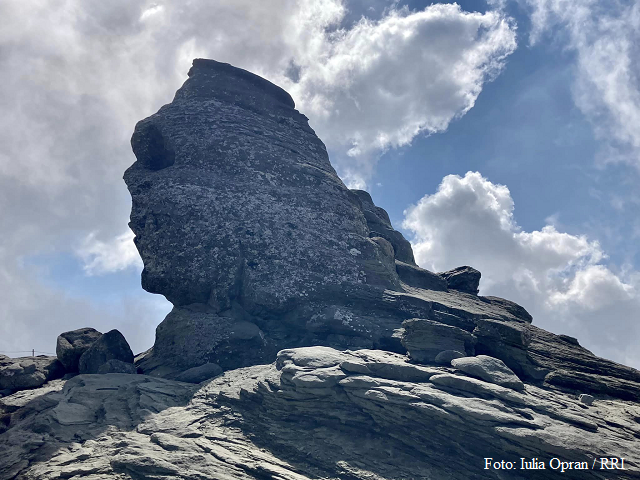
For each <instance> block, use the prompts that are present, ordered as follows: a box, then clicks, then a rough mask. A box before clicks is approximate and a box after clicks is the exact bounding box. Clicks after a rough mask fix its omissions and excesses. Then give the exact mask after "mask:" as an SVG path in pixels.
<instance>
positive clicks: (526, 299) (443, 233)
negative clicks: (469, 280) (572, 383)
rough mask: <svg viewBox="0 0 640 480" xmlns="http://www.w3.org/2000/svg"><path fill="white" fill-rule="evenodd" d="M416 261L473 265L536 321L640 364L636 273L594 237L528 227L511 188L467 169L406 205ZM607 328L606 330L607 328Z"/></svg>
mask: <svg viewBox="0 0 640 480" xmlns="http://www.w3.org/2000/svg"><path fill="white" fill-rule="evenodd" d="M403 227H404V228H406V229H408V230H410V231H411V232H413V234H414V238H413V242H412V243H413V247H414V252H415V254H416V260H417V262H418V263H419V264H420V265H421V266H422V267H424V268H428V269H430V270H434V271H443V270H448V269H450V268H454V267H457V266H461V265H471V266H473V267H475V268H477V269H478V270H480V272H482V281H481V283H480V291H481V294H483V295H497V296H501V297H504V298H507V299H510V300H513V301H516V302H518V303H520V304H522V305H523V306H524V307H525V308H527V309H528V310H529V311H530V313H531V314H532V315H533V316H534V322H535V324H536V325H538V326H540V327H542V328H546V329H547V330H550V331H552V332H555V333H567V334H569V335H573V336H575V337H578V338H579V339H580V341H581V343H582V344H583V345H585V346H587V348H592V349H593V350H594V352H595V353H597V354H599V355H602V356H605V357H608V358H611V359H613V360H617V361H619V362H622V363H626V364H631V365H635V366H636V367H637V366H640V355H638V352H637V349H636V341H637V338H638V335H639V334H640V325H639V319H638V313H637V312H638V311H640V290H639V289H638V286H640V284H639V282H638V278H639V274H638V272H635V271H633V270H630V269H627V270H625V271H623V270H620V271H619V272H614V271H613V268H614V267H613V266H606V265H604V264H603V263H602V262H603V261H604V260H606V255H605V253H604V252H603V250H602V248H601V247H600V245H599V244H598V242H597V241H590V240H589V239H588V238H587V237H586V236H584V235H572V234H569V233H565V232H559V231H558V230H557V229H556V228H555V227H554V226H552V225H546V226H544V227H543V228H542V229H541V230H536V231H532V232H527V231H523V229H522V228H521V227H519V226H518V224H517V222H516V220H515V217H514V202H513V199H512V198H511V194H510V192H509V189H508V188H507V187H506V186H504V185H497V184H494V183H492V182H491V181H489V180H488V179H486V178H484V177H483V176H482V175H480V173H477V172H468V173H467V174H466V175H465V176H464V177H460V176H457V175H449V176H446V177H445V178H444V179H443V180H442V183H441V184H440V186H439V187H438V191H437V192H436V193H434V194H432V195H425V196H424V197H423V198H422V199H421V200H420V201H419V202H418V203H417V204H416V205H413V206H411V207H410V208H409V209H407V210H406V211H405V220H404V222H403ZM603 331H606V332H607V335H602V332H603Z"/></svg>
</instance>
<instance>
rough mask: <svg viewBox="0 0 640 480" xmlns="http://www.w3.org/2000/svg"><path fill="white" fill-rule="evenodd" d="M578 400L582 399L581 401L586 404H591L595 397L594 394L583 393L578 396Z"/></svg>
mask: <svg viewBox="0 0 640 480" xmlns="http://www.w3.org/2000/svg"><path fill="white" fill-rule="evenodd" d="M578 400H579V401H580V403H584V404H585V405H591V404H592V403H593V401H594V400H595V398H593V396H591V395H587V394H586V393H583V394H581V395H580V396H579V397H578Z"/></svg>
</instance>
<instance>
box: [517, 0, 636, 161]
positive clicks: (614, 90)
mask: <svg viewBox="0 0 640 480" xmlns="http://www.w3.org/2000/svg"><path fill="white" fill-rule="evenodd" d="M526 1H527V3H528V5H529V6H530V7H531V10H532V22H533V28H532V33H531V41H532V43H535V42H537V41H538V40H539V39H540V38H541V37H542V35H544V34H545V33H546V32H556V31H560V32H561V34H562V37H561V38H562V41H564V42H566V46H567V47H568V49H569V50H571V51H574V52H575V53H576V67H577V79H576V82H575V85H574V97H575V101H576V104H577V105H578V107H579V108H580V109H581V110H582V112H583V113H584V114H585V115H586V116H587V117H588V118H589V119H590V120H591V122H592V124H593V126H594V129H595V132H596V134H597V135H598V136H599V137H600V138H601V139H602V140H603V141H604V143H605V145H606V147H605V149H604V150H603V152H602V153H601V155H602V158H601V160H602V161H603V162H605V163H606V162H618V161H624V162H628V163H631V164H633V165H635V166H636V167H638V168H640V68H639V67H638V62H637V58H638V57H639V56H640V4H639V3H638V2H629V1H624V0H623V1H616V2H612V1H608V0H584V1H580V2H575V1H571V0H526Z"/></svg>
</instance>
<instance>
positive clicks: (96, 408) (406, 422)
mask: <svg viewBox="0 0 640 480" xmlns="http://www.w3.org/2000/svg"><path fill="white" fill-rule="evenodd" d="M132 146H133V149H134V152H135V154H136V157H137V161H136V162H135V163H134V165H132V166H131V167H130V168H129V169H128V170H127V172H126V173H125V181H126V183H127V186H128V188H129V190H130V192H131V196H132V199H133V206H132V212H131V228H132V229H133V231H134V232H135V234H136V238H135V242H136V246H137V247H138V250H139V251H140V254H141V256H142V259H143V261H144V271H143V275H142V284H143V287H144V288H145V289H147V290H148V291H150V292H154V293H160V294H163V295H165V296H166V298H167V299H169V300H170V301H171V302H172V303H173V305H174V308H173V310H172V311H171V313H170V314H169V315H168V316H167V318H166V319H165V320H164V321H163V322H162V323H161V324H160V325H159V326H158V328H157V330H156V340H155V344H154V346H153V348H152V349H151V350H149V351H148V352H145V353H144V354H142V355H139V356H138V357H137V358H136V366H137V368H138V371H139V370H142V371H143V372H144V373H146V375H131V374H125V373H126V372H127V371H130V372H131V373H133V372H134V368H133V367H131V364H130V363H127V362H130V360H131V356H130V352H128V351H126V352H125V353H126V355H125V356H124V357H123V358H122V359H121V358H120V357H117V358H116V357H114V356H109V360H108V361H107V356H101V357H100V361H101V362H102V361H105V363H103V365H102V367H100V368H103V371H105V372H111V373H110V374H109V375H78V376H76V377H74V378H71V379H69V380H53V381H50V382H48V383H47V384H45V385H44V386H42V387H41V388H36V389H33V390H25V391H21V392H17V393H13V394H11V395H8V396H6V397H3V398H0V433H1V435H0V451H2V452H3V455H0V480H2V479H4V478H19V479H38V480H41V479H45V480H48V479H53V478H71V479H80V478H86V479H96V480H97V479H99V478H121V479H141V478H149V479H170V478H176V479H207V478H215V479H253V478H261V479H279V480H285V479H286V480H289V479H294V480H304V479H311V478H330V479H354V480H360V479H362V480H365V479H377V480H387V479H388V480H392V479H393V480H400V479H410V478H411V479H441V478H451V479H485V478H490V479H502V478H540V479H546V478H559V477H561V478H576V479H578V478H579V479H582V478H619V479H631V478H640V466H639V464H638V457H637V451H638V448H637V446H638V442H639V441H640V406H639V405H638V402H640V372H638V371H636V370H634V369H632V368H629V367H625V366H623V365H619V364H616V363H614V362H611V361H608V360H604V359H602V358H598V357H596V356H595V355H593V354H592V353H591V352H589V351H588V350H586V349H585V348H583V347H581V346H580V345H579V343H578V341H577V340H576V339H574V338H571V337H567V336H564V335H554V334H552V333H549V332H546V331H544V330H542V329H539V328H537V327H535V326H534V325H532V320H533V319H532V318H531V316H530V315H529V314H528V313H527V311H526V310H525V309H524V308H523V307H521V306H519V305H517V304H515V303H513V302H510V301H508V300H505V299H501V298H496V297H485V296H480V295H478V283H479V281H480V272H478V271H477V270H474V269H473V268H471V267H459V268H455V269H453V270H449V271H447V272H443V273H440V274H437V273H433V272H430V271H428V270H425V269H422V268H420V267H419V266H417V265H416V264H415V261H414V257H413V253H412V250H411V245H410V244H409V242H407V240H406V239H404V238H403V236H402V235H401V234H400V233H399V232H397V231H396V230H394V229H393V227H392V226H391V223H390V221H389V217H388V215H387V214H386V212H385V211H384V210H383V209H381V208H380V207H377V206H375V204H374V203H373V201H372V199H371V197H370V196H369V194H368V193H366V192H364V191H359V190H354V191H350V190H349V189H347V188H346V187H345V186H344V184H343V183H342V182H341V181H340V179H339V178H338V177H337V176H336V173H335V171H334V170H333V168H332V167H331V165H330V163H329V160H328V158H327V153H326V150H325V148H324V145H323V144H322V142H321V141H320V140H319V139H318V138H317V137H316V136H315V134H314V132H313V130H312V129H311V128H310V127H309V125H308V123H307V119H306V117H304V116H303V115H301V114H300V113H298V112H297V111H296V110H295V108H294V104H293V101H292V100H291V97H289V95H288V94H287V93H286V92H284V91H283V90H282V89H280V88H278V87H276V86H275V85H273V84H271V83H269V82H267V81H266V80H264V79H262V78H259V77H257V76H255V75H253V74H251V73H249V72H246V71H244V70H240V69H237V68H234V67H232V66H230V65H227V64H221V63H218V62H214V61H211V60H195V61H194V65H193V68H192V69H191V71H190V72H189V79H188V80H187V81H186V83H185V84H184V86H183V87H182V88H181V89H180V90H179V91H178V93H177V94H176V97H175V99H174V101H173V102H172V103H171V104H169V105H166V106H164V107H162V108H161V109H160V110H159V111H158V113H156V114H154V115H152V116H151V117H149V118H147V119H145V120H143V121H141V122H140V123H139V124H138V125H137V126H136V129H135V133H134V135H133V138H132ZM70 333H73V332H70ZM107 335H108V334H107ZM63 343H64V342H63ZM75 343H78V342H75ZM75 343H74V342H72V341H69V344H70V346H73V348H76V347H75V346H74V345H75ZM116 343H117V342H116ZM96 344H97V342H96ZM96 344H93V345H96ZM99 346H100V344H97V346H95V347H94V346H91V347H89V348H88V349H87V350H86V352H85V353H84V354H83V355H87V354H88V353H89V352H91V351H92V349H93V350H94V351H95V350H98V347H99ZM80 347H82V348H84V346H82V345H80V346H79V347H78V348H80ZM65 348H70V347H67V346H66V344H65ZM118 350H121V349H118ZM124 350H126V349H124ZM98 353H99V352H98ZM125 357H126V358H125ZM114 358H116V359H115V360H114ZM5 360H6V359H5ZM122 360H125V361H124V362H123V361H122ZM80 363H83V362H82V361H81V362H80ZM23 367H26V366H23ZM21 368H22V367H21ZM100 368H98V372H100ZM14 370H15V369H13V367H11V366H9V365H7V372H13V371H14ZM16 371H17V370H16ZM117 372H125V373H117ZM0 374H1V372H0ZM161 377H164V378H161ZM66 378H67V377H65V379H66ZM196 382H203V383H200V384H199V385H195V383H196ZM2 432H4V433H2ZM622 457H624V458H625V463H624V468H625V470H616V471H615V472H613V475H611V473H612V472H611V471H610V470H608V471H602V470H598V471H596V470H597V467H598V466H601V465H602V462H601V461H599V459H601V458H607V459H609V458H617V459H618V462H619V459H620V458H622ZM487 458H489V459H492V462H491V466H490V467H489V468H487ZM534 458H535V459H536V461H535V462H534V461H533V460H532V459H534ZM525 460H526V462H528V463H529V464H530V465H533V464H534V463H535V465H536V467H538V468H536V470H535V472H533V473H532V472H531V471H530V470H527V469H526V468H524V465H523V463H522V462H523V461H525ZM501 461H502V463H501ZM495 462H497V463H495ZM504 462H512V465H514V467H512V468H513V471H509V472H506V471H505V470H504V468H505V467H504V466H503V467H502V468H496V467H495V465H496V464H497V465H504ZM541 462H542V463H544V465H545V469H544V470H542V469H540V467H539V464H540V463H541ZM554 462H555V463H554ZM561 462H563V463H561ZM598 462H600V463H598ZM585 466H586V467H585ZM618 466H619V463H618ZM560 468H562V472H561V471H560ZM585 468H587V469H586V470H585Z"/></svg>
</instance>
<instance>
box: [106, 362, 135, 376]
mask: <svg viewBox="0 0 640 480" xmlns="http://www.w3.org/2000/svg"><path fill="white" fill-rule="evenodd" d="M98 373H100V374H105V373H129V374H132V375H134V374H137V373H138V369H137V368H136V367H135V365H134V364H133V363H126V362H123V361H122V360H115V359H111V360H109V361H107V362H106V363H103V364H102V365H100V368H98Z"/></svg>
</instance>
